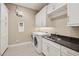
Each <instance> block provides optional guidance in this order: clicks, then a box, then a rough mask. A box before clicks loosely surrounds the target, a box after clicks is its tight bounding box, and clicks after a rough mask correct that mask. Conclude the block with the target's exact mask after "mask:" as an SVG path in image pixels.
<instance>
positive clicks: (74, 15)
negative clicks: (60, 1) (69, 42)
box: [67, 3, 79, 26]
mask: <svg viewBox="0 0 79 59" xmlns="http://www.w3.org/2000/svg"><path fill="white" fill-rule="evenodd" d="M67 9H68V18H69V21H68V25H71V26H72V25H73V26H74V25H75V26H79V13H78V12H79V3H69V4H68V6H67Z"/></svg>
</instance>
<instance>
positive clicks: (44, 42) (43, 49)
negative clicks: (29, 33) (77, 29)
mask: <svg viewBox="0 0 79 59" xmlns="http://www.w3.org/2000/svg"><path fill="white" fill-rule="evenodd" d="M42 52H43V53H44V54H45V55H47V54H48V43H47V41H46V39H44V38H43V39H42Z"/></svg>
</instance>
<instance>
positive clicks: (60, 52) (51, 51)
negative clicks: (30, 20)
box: [42, 38, 79, 56]
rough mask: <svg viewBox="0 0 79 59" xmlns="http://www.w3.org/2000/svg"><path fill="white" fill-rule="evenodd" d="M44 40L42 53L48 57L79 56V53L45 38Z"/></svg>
mask: <svg viewBox="0 0 79 59" xmlns="http://www.w3.org/2000/svg"><path fill="white" fill-rule="evenodd" d="M42 40H43V41H42V52H43V53H44V54H45V55H46V56H79V52H76V51H74V50H72V49H69V48H67V47H64V46H62V45H60V44H57V43H55V42H52V41H49V40H47V39H44V38H43V39H42Z"/></svg>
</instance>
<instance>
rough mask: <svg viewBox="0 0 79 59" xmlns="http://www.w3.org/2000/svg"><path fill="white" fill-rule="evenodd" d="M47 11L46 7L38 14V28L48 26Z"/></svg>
mask: <svg viewBox="0 0 79 59" xmlns="http://www.w3.org/2000/svg"><path fill="white" fill-rule="evenodd" d="M46 9H47V6H45V7H44V8H43V9H42V10H41V11H39V12H38V13H37V14H36V26H37V27H42V26H46V17H47V15H46Z"/></svg>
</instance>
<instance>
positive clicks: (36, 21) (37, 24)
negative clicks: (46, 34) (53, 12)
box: [35, 13, 41, 27]
mask: <svg viewBox="0 0 79 59" xmlns="http://www.w3.org/2000/svg"><path fill="white" fill-rule="evenodd" d="M40 18H41V15H40V13H38V14H37V15H36V16H35V26H36V27H40V26H41V19H40Z"/></svg>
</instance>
